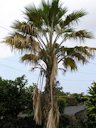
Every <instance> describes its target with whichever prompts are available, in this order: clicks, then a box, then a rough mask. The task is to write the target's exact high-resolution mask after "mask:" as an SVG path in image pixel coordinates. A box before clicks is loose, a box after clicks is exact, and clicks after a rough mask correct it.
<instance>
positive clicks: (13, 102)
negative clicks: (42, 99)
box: [0, 76, 32, 118]
mask: <svg viewBox="0 0 96 128" xmlns="http://www.w3.org/2000/svg"><path fill="white" fill-rule="evenodd" d="M26 84H27V80H26V79H25V76H22V77H18V78H16V79H15V80H14V81H12V80H3V79H2V78H0V117H1V116H2V117H3V118H6V117H8V116H11V117H17V115H18V114H19V113H20V112H22V111H26V110H28V109H31V110H32V92H31V91H32V89H31V87H30V88H26V87H25V85H26Z"/></svg>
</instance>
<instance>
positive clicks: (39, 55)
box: [5, 0, 94, 128]
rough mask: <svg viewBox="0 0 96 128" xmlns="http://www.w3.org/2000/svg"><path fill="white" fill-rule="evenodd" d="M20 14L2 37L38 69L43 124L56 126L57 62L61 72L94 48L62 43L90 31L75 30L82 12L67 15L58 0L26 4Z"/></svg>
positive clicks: (74, 67) (74, 66) (38, 118)
mask: <svg viewBox="0 0 96 128" xmlns="http://www.w3.org/2000/svg"><path fill="white" fill-rule="evenodd" d="M24 15H25V17H26V18H25V20H24V21H18V20H17V21H15V22H14V24H13V26H12V28H13V29H14V32H13V33H12V34H11V35H10V36H8V37H6V39H5V42H6V44H8V45H10V46H11V47H12V48H13V49H18V50H20V51H22V52H24V54H23V56H22V61H24V62H29V63H31V64H33V66H34V69H35V68H39V69H40V72H41V75H43V76H44V77H45V78H46V84H45V89H44V92H45V96H44V99H45V100H44V101H45V105H44V106H43V108H42V109H43V117H44V119H45V126H46V125H47V127H48V128H49V127H57V125H58V122H59V112H58V107H57V104H56V97H55V85H56V84H55V82H56V75H57V71H58V69H59V64H60V63H62V65H63V68H62V70H63V71H65V70H67V69H71V70H75V69H77V62H79V61H80V62H82V63H83V64H84V63H86V62H88V59H89V58H90V57H92V52H91V51H92V50H94V48H89V47H87V46H85V47H83V46H75V47H71V46H69V47H66V46H64V44H65V43H66V41H67V40H68V39H69V40H70V39H74V40H80V41H84V39H86V38H92V34H91V33H90V32H87V31H86V30H76V25H78V23H79V19H80V18H81V17H83V16H85V15H86V12H84V11H83V10H79V11H74V12H72V13H70V14H69V13H67V9H66V8H65V7H63V6H62V5H61V4H60V1H59V0H52V1H50V2H49V1H47V2H46V1H42V4H41V5H40V6H39V7H35V6H29V7H26V8H25V12H24ZM74 24H75V27H74ZM71 41H72V40H71ZM35 93H37V94H34V95H40V91H39V90H38V89H37V90H35ZM35 98H36V97H35ZM35 101H36V102H35V104H36V106H37V107H34V108H35V109H37V108H41V107H38V105H40V103H41V102H40V99H39V100H37V99H35ZM37 102H38V103H37ZM37 111H38V114H37V115H36V113H35V115H36V116H35V117H36V118H35V119H36V120H37V121H36V122H37V123H38V122H41V121H38V120H41V115H40V113H39V112H40V111H41V110H39V109H37V110H35V112H37ZM48 113H49V114H48ZM38 115H39V116H38ZM50 117H51V118H52V120H51V118H50ZM46 122H47V123H46ZM53 122H54V123H53ZM50 125H51V126H50ZM53 125H55V126H53Z"/></svg>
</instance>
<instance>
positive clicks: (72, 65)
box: [63, 57, 77, 70]
mask: <svg viewBox="0 0 96 128" xmlns="http://www.w3.org/2000/svg"><path fill="white" fill-rule="evenodd" d="M63 65H64V67H65V68H66V69H71V70H76V69H77V65H76V62H75V60H74V59H73V58H71V57H66V58H65V59H64V61H63Z"/></svg>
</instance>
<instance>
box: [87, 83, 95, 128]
mask: <svg viewBox="0 0 96 128" xmlns="http://www.w3.org/2000/svg"><path fill="white" fill-rule="evenodd" d="M88 94H89V95H88V96H87V98H88V100H87V117H88V120H87V125H88V128H90V127H91V128H95V127H96V82H93V83H92V86H91V87H90V88H89V91H88Z"/></svg>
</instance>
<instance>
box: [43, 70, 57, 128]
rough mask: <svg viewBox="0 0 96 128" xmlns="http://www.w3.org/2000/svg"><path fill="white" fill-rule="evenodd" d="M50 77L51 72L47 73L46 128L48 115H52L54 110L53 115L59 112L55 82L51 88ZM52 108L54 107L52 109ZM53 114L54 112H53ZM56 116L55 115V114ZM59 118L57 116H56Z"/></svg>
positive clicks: (45, 98)
mask: <svg viewBox="0 0 96 128" xmlns="http://www.w3.org/2000/svg"><path fill="white" fill-rule="evenodd" d="M50 76H51V70H48V71H47V73H46V86H45V90H44V108H43V110H44V111H43V117H44V128H46V127H47V126H46V125H47V121H48V115H49V113H50V110H53V113H56V111H57V109H56V108H57V104H56V99H55V80H54V82H53V85H52V88H51V87H50ZM51 89H52V92H53V93H52V94H53V95H52V97H53V101H54V105H53V104H52V97H51ZM52 106H54V107H53V108H52ZM51 112H52V111H51ZM53 116H54V114H53ZM56 118H57V116H56ZM55 128H57V127H55Z"/></svg>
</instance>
